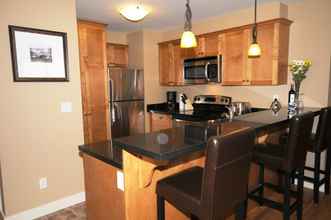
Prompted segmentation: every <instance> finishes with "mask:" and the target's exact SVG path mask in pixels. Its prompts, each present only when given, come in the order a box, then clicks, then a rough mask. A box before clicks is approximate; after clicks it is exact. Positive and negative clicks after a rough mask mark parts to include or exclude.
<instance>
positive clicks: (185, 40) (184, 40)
mask: <svg viewBox="0 0 331 220" xmlns="http://www.w3.org/2000/svg"><path fill="white" fill-rule="evenodd" d="M196 46H197V39H196V37H195V35H194V33H193V32H192V11H191V7H190V1H189V0H187V2H186V12H185V27H184V32H183V34H182V37H181V40H180V47H181V48H192V47H196Z"/></svg>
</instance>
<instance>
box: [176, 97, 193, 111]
mask: <svg viewBox="0 0 331 220" xmlns="http://www.w3.org/2000/svg"><path fill="white" fill-rule="evenodd" d="M179 110H180V111H186V110H193V106H192V103H191V101H190V100H189V99H188V98H187V96H186V94H185V93H180V94H179Z"/></svg>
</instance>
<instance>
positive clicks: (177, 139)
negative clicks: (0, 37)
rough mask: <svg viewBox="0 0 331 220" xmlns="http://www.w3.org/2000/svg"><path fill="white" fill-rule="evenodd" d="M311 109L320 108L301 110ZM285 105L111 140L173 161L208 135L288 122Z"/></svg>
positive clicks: (200, 148)
mask: <svg viewBox="0 0 331 220" xmlns="http://www.w3.org/2000/svg"><path fill="white" fill-rule="evenodd" d="M308 111H312V112H315V113H316V115H317V114H319V111H320V109H319V108H305V109H303V110H302V111H301V112H300V113H304V112H308ZM289 120H290V119H289V115H288V112H287V109H286V108H283V109H281V110H280V111H279V112H278V113H276V114H275V113H273V112H272V111H271V110H266V111H260V112H255V113H250V114H246V115H243V116H240V117H238V118H236V119H234V120H232V121H226V122H220V123H218V122H216V123H212V124H209V123H192V124H188V125H183V126H181V127H175V128H170V129H166V130H161V131H158V132H151V133H145V134H139V135H134V136H129V137H122V138H116V139H114V140H113V144H114V145H115V146H118V147H119V148H122V149H123V150H126V151H128V152H130V153H133V154H136V155H139V156H145V157H148V158H151V159H153V160H156V161H160V162H161V161H173V160H177V159H180V158H182V157H185V156H187V155H188V154H190V153H193V152H197V151H203V150H204V148H205V146H206V143H207V140H208V138H209V137H211V136H215V135H218V136H224V135H226V134H228V133H230V132H234V131H236V130H240V129H244V128H253V129H255V130H256V132H257V133H259V132H263V131H266V130H268V129H274V128H275V127H278V126H284V125H285V126H286V125H287V124H288V122H289Z"/></svg>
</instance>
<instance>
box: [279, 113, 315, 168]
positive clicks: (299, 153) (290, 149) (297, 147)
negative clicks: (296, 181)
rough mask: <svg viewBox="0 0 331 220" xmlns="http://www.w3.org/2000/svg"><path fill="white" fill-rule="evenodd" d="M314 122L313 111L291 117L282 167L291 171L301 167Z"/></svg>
mask: <svg viewBox="0 0 331 220" xmlns="http://www.w3.org/2000/svg"><path fill="white" fill-rule="evenodd" d="M313 123H314V113H312V112H307V113H303V114H300V115H297V116H295V117H293V118H292V119H291V121H290V134H289V137H288V142H287V143H288V144H287V146H286V149H285V150H286V151H287V153H286V157H287V158H286V160H284V163H285V164H283V168H284V169H285V171H288V172H291V171H293V170H294V169H303V168H304V166H305V161H306V154H307V146H308V145H309V143H310V136H311V131H312V128H313Z"/></svg>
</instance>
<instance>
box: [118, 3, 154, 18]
mask: <svg viewBox="0 0 331 220" xmlns="http://www.w3.org/2000/svg"><path fill="white" fill-rule="evenodd" d="M120 14H121V15H122V16H123V17H124V18H125V19H127V20H129V21H133V22H138V21H141V20H142V19H144V18H145V17H146V16H147V15H148V14H149V11H148V10H147V9H146V8H145V7H144V6H143V5H142V4H140V3H139V2H137V4H136V5H128V6H126V7H125V8H122V9H121V10H120Z"/></svg>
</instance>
